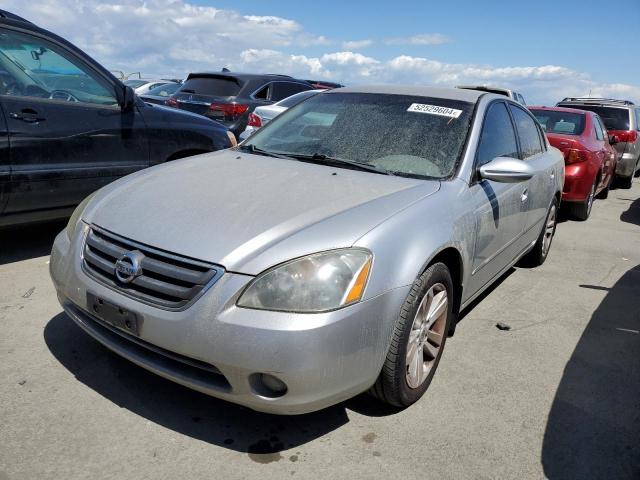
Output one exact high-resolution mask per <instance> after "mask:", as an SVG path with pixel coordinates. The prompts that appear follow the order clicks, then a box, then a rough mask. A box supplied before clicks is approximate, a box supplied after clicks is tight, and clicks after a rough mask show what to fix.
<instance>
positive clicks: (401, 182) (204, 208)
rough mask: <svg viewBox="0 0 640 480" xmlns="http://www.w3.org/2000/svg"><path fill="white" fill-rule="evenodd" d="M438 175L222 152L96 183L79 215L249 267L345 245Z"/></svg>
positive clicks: (138, 237)
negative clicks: (96, 188) (380, 171)
mask: <svg viewBox="0 0 640 480" xmlns="http://www.w3.org/2000/svg"><path fill="white" fill-rule="evenodd" d="M439 187H440V182H438V181H426V180H416V179H409V178H402V177H397V176H388V175H380V174H376V173H370V172H362V171H355V170H348V169H343V168H333V167H329V166H325V165H317V164H311V163H306V162H297V161H294V160H286V159H278V158H271V157H265V156H257V155H250V154H245V153H240V152H238V151H234V150H225V151H220V152H215V153H209V154H204V155H199V156H197V157H192V158H189V159H185V160H178V161H175V162H172V163H168V164H165V165H160V166H157V167H152V168H150V169H147V170H143V171H141V172H138V173H136V174H133V175H130V176H128V177H125V178H123V179H120V180H118V181H116V182H114V183H112V184H111V185H108V186H107V187H105V188H103V189H102V190H100V192H99V193H98V194H97V195H96V196H95V197H94V198H93V200H92V201H91V202H90V203H89V205H88V206H87V208H86V209H85V212H84V214H83V219H84V220H85V221H86V222H88V223H92V224H95V225H98V226H100V227H102V228H104V229H106V230H109V231H111V232H113V233H117V234H119V235H122V236H124V237H126V238H129V239H131V240H135V241H137V242H141V243H144V244H147V245H149V246H153V247H156V248H160V249H163V250H166V251H169V252H173V253H177V254H180V255H184V256H188V257H192V258H195V259H199V260H204V261H208V262H212V263H217V264H220V265H222V266H224V267H225V268H226V269H227V270H229V271H235V272H239V273H246V274H251V275H255V274H258V273H260V272H261V271H263V270H264V269H266V268H268V267H270V266H273V265H275V264H278V263H281V262H283V261H286V260H288V259H291V258H295V257H298V256H301V255H306V254H309V253H313V252H317V251H322V250H328V249H333V248H340V247H349V246H351V245H353V244H354V242H355V241H356V240H357V239H358V238H360V237H361V236H362V235H364V234H365V233H367V232H368V231H370V230H371V229H372V228H374V227H375V226H377V225H378V224H380V223H381V222H383V221H384V220H385V219H387V218H389V217H390V216H392V215H393V214H394V213H396V212H398V211H400V210H402V209H404V208H406V207H407V206H409V205H411V204H412V203H414V202H416V201H418V200H419V199H421V198H423V197H425V196H427V195H430V194H432V193H434V192H436V191H437V190H438V189H439Z"/></svg>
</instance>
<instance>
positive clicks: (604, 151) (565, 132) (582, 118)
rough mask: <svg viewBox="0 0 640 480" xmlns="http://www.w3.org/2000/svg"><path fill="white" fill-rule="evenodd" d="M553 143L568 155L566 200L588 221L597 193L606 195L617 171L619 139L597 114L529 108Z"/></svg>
mask: <svg viewBox="0 0 640 480" xmlns="http://www.w3.org/2000/svg"><path fill="white" fill-rule="evenodd" d="M529 110H530V111H531V113H533V114H534V115H535V117H536V118H537V119H538V122H540V125H542V128H543V129H544V130H545V132H546V134H547V138H548V139H549V143H551V145H553V146H554V147H556V148H558V149H560V150H561V151H562V153H563V154H564V161H565V165H566V168H565V180H564V188H563V191H562V201H563V202H566V204H567V205H568V206H569V209H570V211H571V213H572V215H573V216H574V217H576V218H578V219H580V220H586V219H587V218H589V214H590V213H591V207H592V205H593V200H594V198H595V197H596V196H598V195H599V196H600V198H606V197H607V195H608V193H609V187H610V186H611V182H612V180H613V178H614V175H615V171H616V150H615V149H614V148H613V147H612V146H611V145H612V144H615V143H616V142H617V137H616V136H615V135H612V136H610V135H609V134H608V132H607V130H606V128H605V127H604V123H603V122H602V120H601V119H600V117H599V116H598V114H597V113H594V112H590V111H585V110H577V109H574V108H562V107H529Z"/></svg>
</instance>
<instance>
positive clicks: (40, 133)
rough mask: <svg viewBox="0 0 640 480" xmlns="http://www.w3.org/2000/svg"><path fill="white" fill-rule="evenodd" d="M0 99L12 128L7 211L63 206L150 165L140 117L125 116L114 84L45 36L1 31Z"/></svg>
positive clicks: (14, 211)
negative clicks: (1, 84) (0, 74)
mask: <svg viewBox="0 0 640 480" xmlns="http://www.w3.org/2000/svg"><path fill="white" fill-rule="evenodd" d="M2 71H3V72H5V75H3V82H4V86H0V102H2V108H3V110H4V112H5V114H6V117H7V118H6V121H7V125H8V130H9V143H10V152H11V153H10V164H11V194H10V197H9V202H8V204H7V207H6V210H5V213H7V214H9V213H20V212H29V211H37V210H52V209H60V208H68V207H72V206H74V205H76V204H78V203H79V202H80V201H81V200H82V199H83V198H84V197H85V196H86V195H88V194H89V193H91V192H92V191H94V190H96V189H98V188H100V187H101V186H103V185H105V184H106V183H108V182H110V181H112V180H114V179H115V178H118V177H120V176H122V175H126V174H128V173H131V172H134V171H136V170H138V169H140V168H144V167H146V166H148V165H149V152H148V146H147V141H146V136H145V133H144V121H143V119H142V116H141V115H140V114H139V113H138V112H137V110H136V109H135V108H134V109H133V110H130V111H127V112H123V111H122V110H121V108H120V106H119V105H118V102H117V100H116V95H115V88H116V86H115V85H114V84H111V83H109V81H108V79H105V78H104V77H102V76H101V75H100V74H98V73H97V72H96V71H95V70H93V69H92V67H91V65H90V64H88V63H86V62H84V61H83V60H82V59H80V58H78V56H77V55H76V54H75V53H74V52H72V51H70V50H68V49H66V48H65V47H64V46H63V45H59V44H57V43H53V42H52V41H49V40H48V39H45V38H43V37H40V36H37V35H35V34H34V35H32V34H29V33H26V32H18V31H16V30H12V29H9V28H6V27H3V28H0V72H2Z"/></svg>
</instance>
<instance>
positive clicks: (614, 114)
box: [572, 105, 629, 130]
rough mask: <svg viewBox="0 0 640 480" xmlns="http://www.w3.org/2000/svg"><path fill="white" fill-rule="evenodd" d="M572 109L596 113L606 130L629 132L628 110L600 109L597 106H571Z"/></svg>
mask: <svg viewBox="0 0 640 480" xmlns="http://www.w3.org/2000/svg"><path fill="white" fill-rule="evenodd" d="M572 107H573V108H579V109H580V110H589V111H590V112H596V113H597V114H598V115H600V118H601V119H602V121H603V122H604V125H605V127H607V130H629V110H628V109H626V108H615V107H601V106H599V105H580V106H573V105H572Z"/></svg>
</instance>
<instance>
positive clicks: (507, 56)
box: [194, 0, 640, 84]
mask: <svg viewBox="0 0 640 480" xmlns="http://www.w3.org/2000/svg"><path fill="white" fill-rule="evenodd" d="M194 3H198V4H201V5H215V6H217V7H219V8H229V9H236V10H238V11H239V12H240V13H243V14H251V15H277V16H280V17H285V18H291V19H293V20H296V21H297V22H299V23H300V24H302V25H303V26H304V28H305V30H307V31H309V32H311V33H313V34H316V35H324V36H326V37H332V38H346V37H350V38H353V39H373V40H376V39H378V40H380V39H383V38H387V37H407V36H411V35H417V34H421V33H425V32H432V33H440V34H443V35H446V36H448V37H450V38H451V42H450V43H447V44H443V45H435V46H406V45H405V46H403V45H385V44H383V43H381V42H378V43H374V44H373V45H371V46H370V47H368V48H363V49H360V50H359V51H361V52H363V53H367V54H374V53H375V55H373V56H375V57H377V58H384V59H387V58H391V57H393V56H395V55H398V54H402V53H404V54H409V55H416V56H425V55H426V56H428V57H429V58H431V59H434V60H440V61H443V62H449V63H476V64H491V65H495V66H510V65H518V66H521V65H547V64H553V65H562V66H566V67H569V68H571V69H576V70H579V71H583V72H587V73H590V74H591V76H592V77H593V78H594V79H596V80H599V81H604V82H615V83H618V82H624V83H636V84H637V83H638V82H639V79H640V57H638V56H637V55H636V58H635V59H631V58H628V57H627V56H626V55H625V53H627V54H632V52H634V51H635V52H637V51H638V49H639V48H640V1H639V0H630V1H626V2H623V3H622V4H620V5H619V6H613V5H609V4H608V3H607V2H603V1H601V0H599V1H594V0H582V1H576V0H563V1H549V0H536V1H510V2H506V1H478V0H466V1H465V0H458V1H451V0H440V1H433V0H431V1H429V0H423V1H420V0H404V1H401V2H390V1H386V2H371V1H362V0H357V1H349V0H343V1H335V0H323V1H320V2H318V4H319V5H321V6H320V7H319V8H313V7H310V6H309V4H308V2H304V1H300V0H282V1H278V0H271V1H264V0H262V1H260V0H247V1H231V0H221V1H215V2H211V1H206V0H199V1H197V2H194ZM622 5H624V6H622ZM607 12H610V18H608V19H607ZM621 14H622V15H621ZM623 17H624V20H623ZM624 25H626V27H625V26H624ZM314 48H315V49H308V51H309V52H312V53H319V52H321V51H322V50H321V49H320V48H319V47H314ZM634 60H635V61H634Z"/></svg>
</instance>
